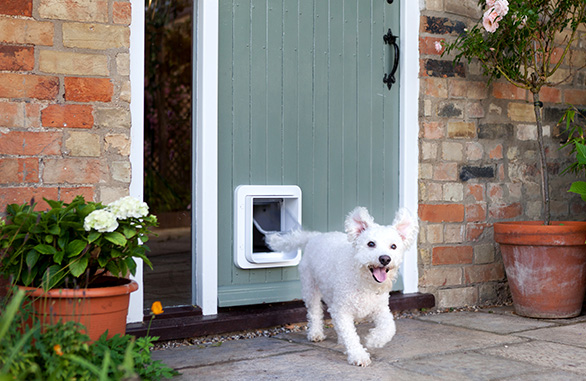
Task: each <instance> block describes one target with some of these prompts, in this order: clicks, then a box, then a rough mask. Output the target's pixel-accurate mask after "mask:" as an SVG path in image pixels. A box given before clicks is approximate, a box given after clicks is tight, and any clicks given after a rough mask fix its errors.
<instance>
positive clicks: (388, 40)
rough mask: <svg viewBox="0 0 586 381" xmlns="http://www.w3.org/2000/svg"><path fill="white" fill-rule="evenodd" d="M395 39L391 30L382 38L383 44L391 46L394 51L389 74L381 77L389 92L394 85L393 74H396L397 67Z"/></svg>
mask: <svg viewBox="0 0 586 381" xmlns="http://www.w3.org/2000/svg"><path fill="white" fill-rule="evenodd" d="M397 37H398V36H394V35H393V32H392V31H391V28H389V31H388V32H387V34H385V35H384V36H383V41H384V42H385V44H388V45H391V46H392V47H393V50H394V51H395V58H394V60H393V68H392V69H391V73H390V74H386V73H385V76H384V77H383V82H384V83H386V84H387V87H388V89H389V90H390V89H391V87H392V86H393V84H394V83H395V81H396V80H395V73H396V72H397V68H398V67H399V45H397Z"/></svg>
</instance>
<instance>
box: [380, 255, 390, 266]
mask: <svg viewBox="0 0 586 381" xmlns="http://www.w3.org/2000/svg"><path fill="white" fill-rule="evenodd" d="M378 261H379V262H380V264H381V265H383V266H386V265H388V264H389V263H391V257H389V256H388V255H381V256H380V257H378Z"/></svg>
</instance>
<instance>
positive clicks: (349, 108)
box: [341, 0, 360, 214]
mask: <svg viewBox="0 0 586 381" xmlns="http://www.w3.org/2000/svg"><path fill="white" fill-rule="evenodd" d="M358 3H359V1H356V0H344V2H343V11H344V15H343V18H344V23H343V36H342V38H343V44H344V45H343V50H344V60H343V64H342V73H343V75H342V77H341V81H342V85H343V89H344V90H343V100H342V105H343V118H344V119H343V121H342V125H343V152H344V156H343V159H342V160H343V174H342V176H343V179H342V184H343V187H344V196H343V204H342V205H343V206H342V209H343V211H344V214H346V213H348V212H350V210H352V209H353V208H354V207H355V206H356V201H357V186H358V180H357V176H358V171H357V163H358V160H359V157H358V152H357V144H358V139H359V138H360V136H359V129H358V126H357V118H358V115H357V106H358V102H359V100H358V96H357V92H358V89H357V75H358V73H357V60H358V55H357V46H356V44H357V30H358V25H357V21H358V20H357V7H358Z"/></svg>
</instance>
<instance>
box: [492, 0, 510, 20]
mask: <svg viewBox="0 0 586 381" xmlns="http://www.w3.org/2000/svg"><path fill="white" fill-rule="evenodd" d="M492 8H494V10H495V12H496V13H498V15H499V16H501V17H502V16H504V15H506V14H507V13H509V2H508V1H507V0H496V1H495V2H494V5H493V6H492Z"/></svg>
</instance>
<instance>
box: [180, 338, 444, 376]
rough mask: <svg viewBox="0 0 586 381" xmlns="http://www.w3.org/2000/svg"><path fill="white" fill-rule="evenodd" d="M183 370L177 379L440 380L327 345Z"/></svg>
mask: <svg viewBox="0 0 586 381" xmlns="http://www.w3.org/2000/svg"><path fill="white" fill-rule="evenodd" d="M250 340H253V341H254V340H256V339H250ZM273 340H276V339H273ZM181 372H182V375H181V376H179V377H176V378H173V380H177V381H184V380H203V381H207V380H213V381H217V380H238V381H249V380H250V381H257V380H261V381H262V380H311V381H331V380H376V381H381V380H422V381H432V380H437V378H435V377H431V376H426V375H421V374H418V373H415V372H411V371H409V370H403V369H398V368H396V367H393V366H392V365H391V364H388V363H381V362H379V363H373V364H372V365H370V366H368V367H366V368H360V367H357V366H353V365H349V364H348V363H347V362H346V356H345V355H343V354H342V353H339V352H336V351H328V350H324V349H313V350H308V351H302V352H295V353H288V354H283V355H277V356H270V357H263V358H259V359H250V360H244V361H234V362H228V363H222V364H216V365H209V366H203V367H198V368H185V369H182V370H181Z"/></svg>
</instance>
